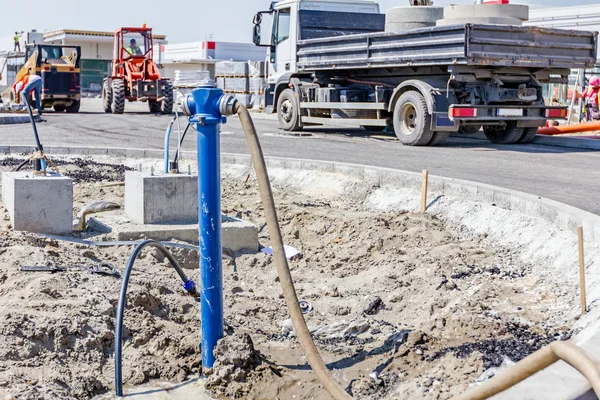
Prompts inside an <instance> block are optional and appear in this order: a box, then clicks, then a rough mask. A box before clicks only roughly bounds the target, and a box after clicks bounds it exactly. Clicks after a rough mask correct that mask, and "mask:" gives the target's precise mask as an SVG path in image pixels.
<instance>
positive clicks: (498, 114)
mask: <svg viewBox="0 0 600 400" xmlns="http://www.w3.org/2000/svg"><path fill="white" fill-rule="evenodd" d="M567 116H568V108H567V107H549V106H544V105H538V106H525V105H522V106H514V105H510V106H508V105H506V106H505V105H487V106H470V105H452V106H450V108H449V109H448V118H449V119H450V120H451V121H455V122H456V121H465V122H481V123H483V124H485V123H486V122H489V123H498V122H503V121H517V122H518V123H520V124H523V126H525V125H530V123H534V122H540V121H541V122H542V124H543V121H546V120H550V119H566V118H567Z"/></svg>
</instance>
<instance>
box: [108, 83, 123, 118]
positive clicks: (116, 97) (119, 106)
mask: <svg viewBox="0 0 600 400" xmlns="http://www.w3.org/2000/svg"><path fill="white" fill-rule="evenodd" d="M111 109H112V112H113V114H123V112H125V84H124V83H123V81H122V80H121V79H114V80H113V81H112V105H111Z"/></svg>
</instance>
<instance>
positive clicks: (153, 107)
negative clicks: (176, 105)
mask: <svg viewBox="0 0 600 400" xmlns="http://www.w3.org/2000/svg"><path fill="white" fill-rule="evenodd" d="M161 105H162V104H161V102H159V101H156V100H148V109H149V110H150V112H151V113H152V114H158V113H159V112H161Z"/></svg>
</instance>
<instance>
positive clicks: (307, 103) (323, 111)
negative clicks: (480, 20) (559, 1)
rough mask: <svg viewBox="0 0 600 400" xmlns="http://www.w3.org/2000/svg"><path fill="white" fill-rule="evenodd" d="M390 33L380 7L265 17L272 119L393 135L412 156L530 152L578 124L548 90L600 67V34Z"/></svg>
mask: <svg viewBox="0 0 600 400" xmlns="http://www.w3.org/2000/svg"><path fill="white" fill-rule="evenodd" d="M265 16H270V20H271V24H270V25H271V27H270V35H269V36H268V37H266V36H265V37H263V35H262V34H261V33H262V31H263V30H266V29H267V28H266V27H263V25H266V22H265V21H267V20H268V18H264V17H265ZM263 28H265V29H263ZM384 30H385V15H383V14H380V10H379V5H378V3H377V2H376V1H372V0H310V1H309V0H284V1H280V2H275V3H273V4H272V5H271V7H270V9H269V10H268V11H259V12H258V13H257V14H256V15H255V17H254V33H253V37H254V43H255V44H256V45H258V46H265V47H267V48H268V51H267V59H266V67H265V68H266V71H265V72H266V75H267V77H268V90H267V91H266V99H265V101H266V112H270V113H277V117H278V121H279V126H280V127H281V128H282V129H284V130H286V131H297V130H300V129H302V128H303V127H305V126H311V125H333V126H349V125H352V126H363V127H365V128H367V129H369V130H384V129H385V128H386V127H390V129H391V128H392V127H393V131H394V132H395V134H396V136H397V137H398V139H399V140H400V141H401V142H402V143H403V144H405V145H410V146H427V145H440V144H442V143H444V141H445V140H446V138H447V137H448V135H449V134H450V133H463V134H472V133H475V132H477V131H479V130H481V128H483V131H484V133H485V135H486V137H487V138H488V139H489V140H490V141H491V142H493V143H498V144H514V143H529V142H532V141H533V139H534V138H535V135H536V133H537V129H538V127H540V126H543V125H545V124H546V121H547V120H556V119H564V118H566V117H567V108H565V107H552V106H548V105H546V104H545V103H544V98H543V96H542V89H543V85H544V84H548V83H567V82H568V76H569V74H570V70H571V69H577V68H591V67H593V66H594V65H595V63H596V52H597V33H595V32H594V33H592V32H576V31H571V30H560V29H547V28H539V27H532V26H513V25H488V24H471V23H465V24H459V25H450V26H435V27H426V28H419V29H412V30H407V31H403V32H385V31H384Z"/></svg>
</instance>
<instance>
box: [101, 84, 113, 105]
mask: <svg viewBox="0 0 600 400" xmlns="http://www.w3.org/2000/svg"><path fill="white" fill-rule="evenodd" d="M102 106H103V107H104V112H105V113H111V112H112V88H110V87H109V86H108V81H107V80H104V83H103V84H102Z"/></svg>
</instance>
